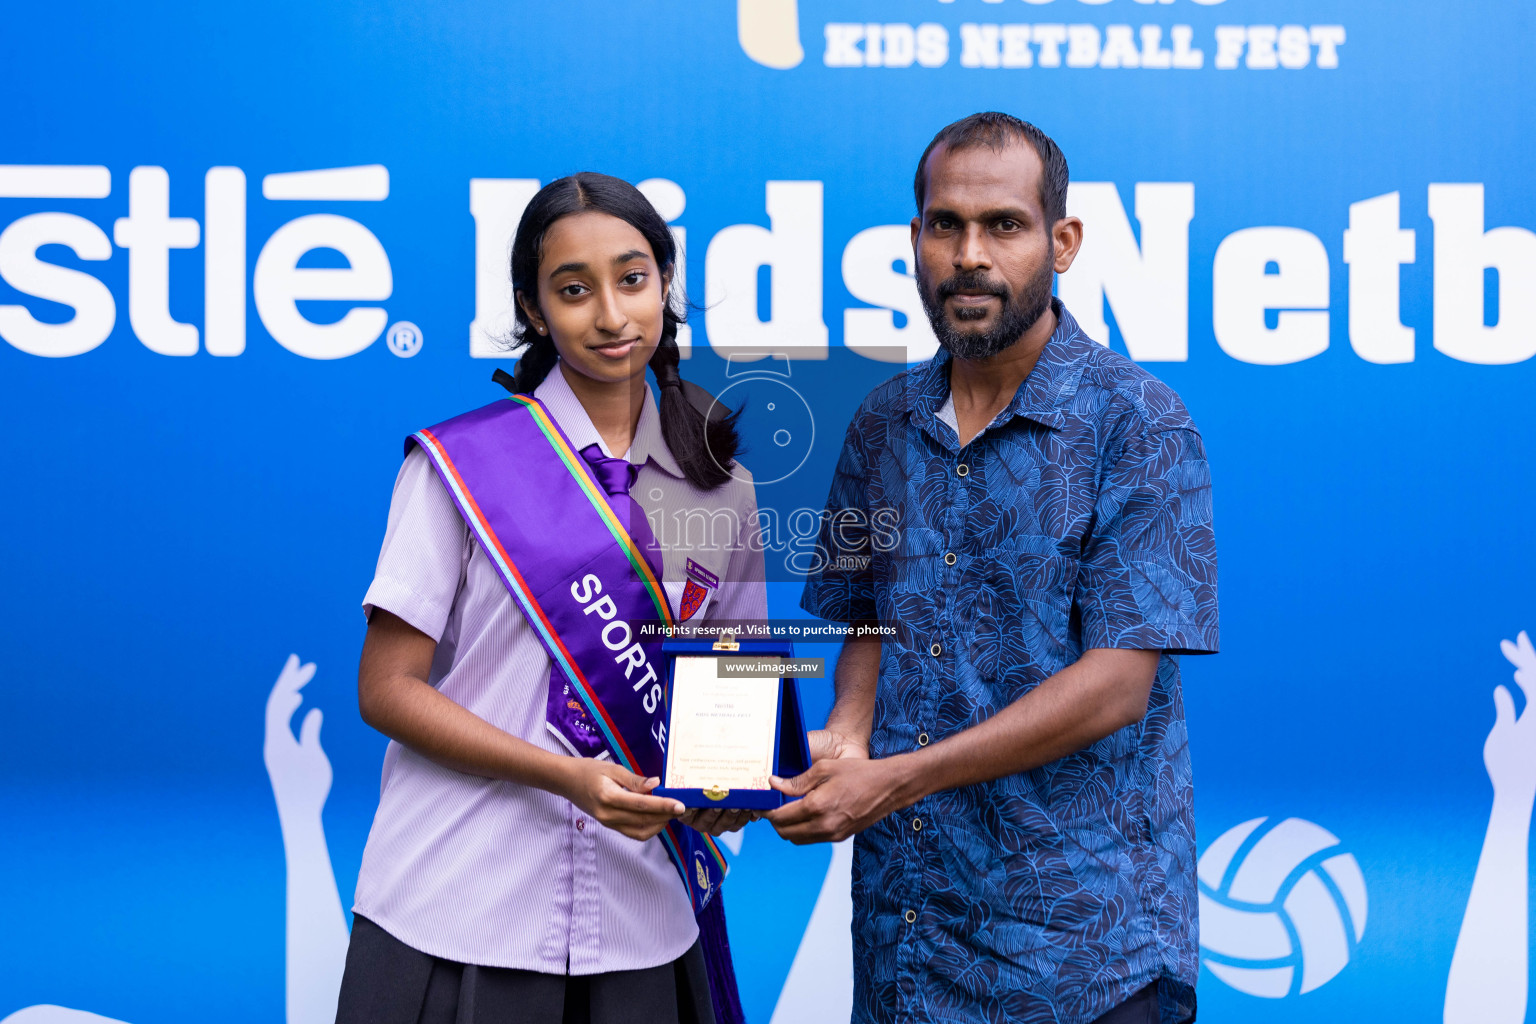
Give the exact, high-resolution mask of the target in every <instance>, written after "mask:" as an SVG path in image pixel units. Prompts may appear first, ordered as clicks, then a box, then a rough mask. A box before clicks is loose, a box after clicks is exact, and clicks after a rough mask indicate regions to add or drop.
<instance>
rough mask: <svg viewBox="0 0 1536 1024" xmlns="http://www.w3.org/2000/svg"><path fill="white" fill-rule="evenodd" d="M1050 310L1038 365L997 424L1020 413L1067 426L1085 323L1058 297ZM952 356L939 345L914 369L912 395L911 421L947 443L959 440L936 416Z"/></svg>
mask: <svg viewBox="0 0 1536 1024" xmlns="http://www.w3.org/2000/svg"><path fill="white" fill-rule="evenodd" d="M1051 310H1052V311H1053V312H1054V313H1055V314H1056V330H1054V331H1052V332H1051V336H1050V337H1049V338H1048V339H1046V342H1045V346H1044V347H1043V348H1042V349H1041V350H1040V357H1039V359H1037V360H1036V361H1035V365H1034V368H1033V369H1032V370H1030V372H1029V376H1028V377H1025V378H1024V382H1023V383H1022V384H1020V385H1019V389H1018V391H1017V392H1015V393H1014V396H1013V400H1012V401H1011V402H1009V403H1008V405H1007V407H1006V408H1004V409H1003V411H1002V412H1001V413H999V414H998V415H997V418H996V419H994V420H993V421H992V423H993V424H1002V423H1006V422H1008V421H1009V420H1011V419H1012V418H1013V417H1015V416H1022V417H1024V418H1025V419H1027V420H1031V421H1033V422H1035V423H1039V424H1041V425H1043V426H1046V427H1050V428H1051V429H1052V430H1060V429H1061V428H1062V427H1063V426H1065V425H1066V413H1065V412H1064V411H1063V409H1064V407H1065V406H1066V405H1067V403H1068V402H1070V401H1071V399H1072V396H1073V395H1075V394H1076V393H1077V385H1078V381H1079V379H1080V378H1081V376H1082V362H1083V350H1082V348H1081V347H1080V346H1079V345H1078V344H1074V342H1075V341H1076V339H1078V338H1079V337H1080V336H1081V335H1082V328H1080V327H1078V325H1077V321H1076V320H1075V319H1073V317H1072V314H1071V313H1069V312H1067V308H1066V307H1065V306H1063V305H1062V304H1061V300H1060V299H1056V298H1052V299H1051ZM951 358H952V357H951V356H950V354H949V351H948V350H947V349H944V348H942V347H941V348H940V349H939V351H938V352H937V353H936V354H935V355H934V357H933V358H932V359H930V360H929V361H928V362H927V363H925V364H924V365H923V366H920V367H918V368H917V369H916V370H914V371H913V374H912V379H911V400H910V403H911V404H910V410H911V415H912V418H913V422H914V423H916V424H917V425H918V426H920V427H923V428H924V429H926V430H927V431H928V432H929V433H930V434H932V435H933V436H934V437H935V438H936V439H938V440H940V441H942V442H944V443H945V444H947V445H953V444H955V443H957V441H958V438H956V437H955V433H954V430H953V429H952V428H951V427H950V426H949V425H948V424H946V423H944V422H943V421H941V420H940V419H939V418H938V412H939V409H940V408H942V407H943V405H944V402H945V400H946V399H948V398H949V394H950V388H949V371H950V360H951ZM990 425H991V424H989V426H990Z"/></svg>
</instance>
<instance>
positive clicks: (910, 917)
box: [901, 910, 917, 924]
mask: <svg viewBox="0 0 1536 1024" xmlns="http://www.w3.org/2000/svg"><path fill="white" fill-rule="evenodd" d="M901 916H902V919H903V920H905V921H906V922H907V924H911V923H912V922H913V921H916V920H917V911H915V910H909V911H907V912H906V913H905V914H902V915H901Z"/></svg>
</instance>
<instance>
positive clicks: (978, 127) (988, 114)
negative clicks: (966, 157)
mask: <svg viewBox="0 0 1536 1024" xmlns="http://www.w3.org/2000/svg"><path fill="white" fill-rule="evenodd" d="M1010 142H1028V143H1029V144H1030V145H1031V146H1034V147H1035V153H1036V154H1038V155H1039V157H1040V165H1041V167H1042V168H1043V169H1044V170H1043V171H1042V173H1041V175H1040V206H1041V207H1042V208H1043V209H1044V210H1045V222H1046V227H1048V228H1049V227H1050V226H1052V225H1054V224H1055V223H1056V222H1057V221H1059V220H1061V218H1063V217H1065V216H1066V215H1067V181H1068V175H1067V158H1066V156H1065V155H1064V154H1063V153H1062V152H1061V147H1060V146H1057V145H1056V142H1055V140H1053V139H1052V138H1051V137H1050V136H1049V135H1047V134H1045V132H1043V131H1041V130H1040V129H1039V128H1036V127H1035V126H1034V125H1032V124H1030V123H1029V122H1028V121H1021V120H1019V119H1018V118H1016V117H1014V116H1013V115H1012V114H1002V113H999V112H997V111H995V110H988V111H984V112H983V113H980V114H972V115H971V116H970V117H962V118H961V119H960V120H958V121H956V122H955V123H954V124H949V125H945V126H944V127H943V128H941V129H939V134H937V135H935V136H934V137H933V141H932V142H930V143H928V148H927V149H925V150H923V158H922V159H921V160H919V161H918V162H917V176H916V177H915V178H914V179H913V181H912V194H913V195H914V196H915V197H916V198H917V213H918V216H922V213H923V200H924V198H925V197H926V193H927V191H928V154H929V153H932V152H933V150H934V147H936V146H938V145H940V144H942V145H944V146H946V147H948V148H949V149H966V148H968V147H971V146H986V147H988V148H989V149H991V150H993V151H994V152H1002V150H1003V147H1005V146H1007V145H1008V144H1009V143H1010Z"/></svg>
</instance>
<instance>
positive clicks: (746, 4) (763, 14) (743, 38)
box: [736, 0, 805, 71]
mask: <svg viewBox="0 0 1536 1024" xmlns="http://www.w3.org/2000/svg"><path fill="white" fill-rule="evenodd" d="M736 38H737V39H738V40H739V41H740V42H741V48H742V50H743V51H744V52H745V53H746V55H747V56H748V57H751V58H752V59H753V60H755V61H757V62H758V63H759V64H761V65H763V67H766V68H777V69H779V70H781V71H782V70H785V69H788V68H792V67H795V66H797V65H798V64H799V63H800V62H801V61H802V60H804V59H805V50H804V48H802V47H801V45H800V12H799V11H798V10H797V5H796V2H795V0H736Z"/></svg>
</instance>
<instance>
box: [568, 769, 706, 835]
mask: <svg viewBox="0 0 1536 1024" xmlns="http://www.w3.org/2000/svg"><path fill="white" fill-rule="evenodd" d="M571 764H572V772H571V781H570V784H569V786H568V792H566V793H564V794H562V795H563V796H564V797H565V798H566V799H567V800H569V801H570V802H571V803H573V804H575V805H576V806H577V807H580V808H581V809H582V810H584V811H586V812H587V813H588V814H590V815H591V816H592V818H593V819H594V820H596V821H598V822H600V823H602V824H604V825H606V826H608V827H609V828H611V829H615V830H617V831H619V832H622V833H624V834H625V835H626V836H629V837H630V838H631V839H638V840H641V841H642V842H643V841H644V840H647V839H650V838H652V837H653V836H655V835H656V834H657V833H659V832H660V831H661V830H662V829H664V828H666V827H667V822H669V821H671V820H672V819H673V818H676V817H678V816H679V815H681V814H682V813H683V812H684V811H686V810H687V808H686V807H684V806H683V805H682V804H681V803H679V802H678V801H676V800H673V799H671V798H669V797H660V796H651V795H650V792H651V790H653V789H655V788H656V787H657V786H658V785H660V784H661V780H660V779H656V778H650V779H647V778H642V777H641V776H639V775H636V774H635V773H634V772H632V771H629V770H627V769H625V768H623V767H620V766H619V765H616V764H614V763H613V762H612V761H597V760H593V759H592V758H590V757H578V758H572V759H571Z"/></svg>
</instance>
